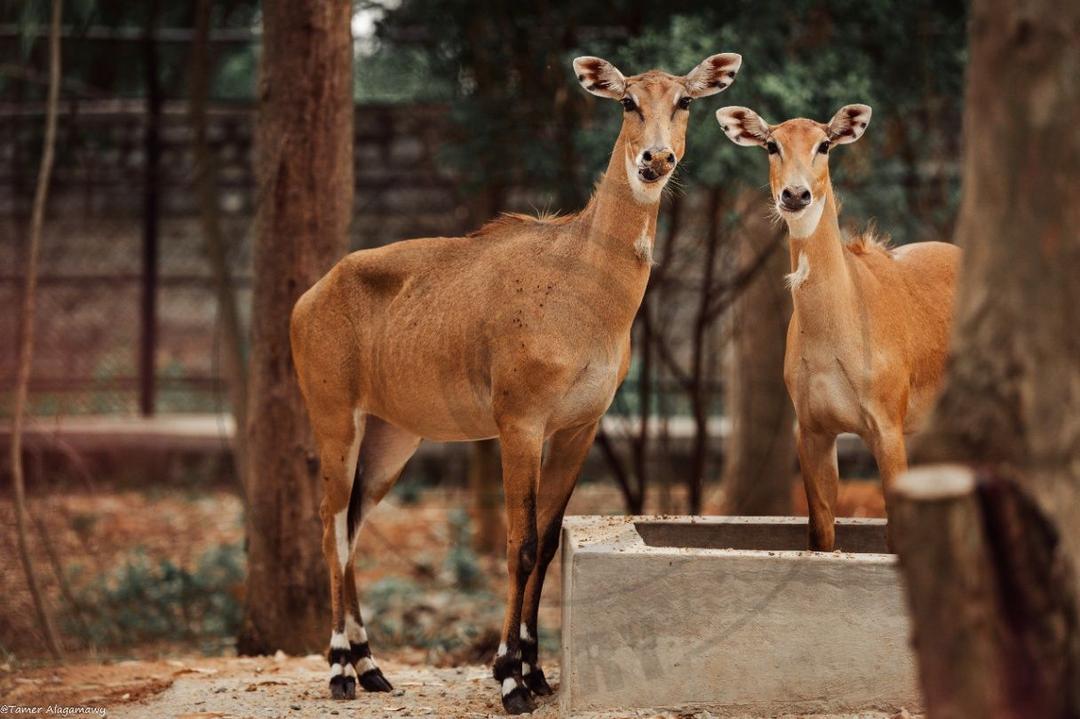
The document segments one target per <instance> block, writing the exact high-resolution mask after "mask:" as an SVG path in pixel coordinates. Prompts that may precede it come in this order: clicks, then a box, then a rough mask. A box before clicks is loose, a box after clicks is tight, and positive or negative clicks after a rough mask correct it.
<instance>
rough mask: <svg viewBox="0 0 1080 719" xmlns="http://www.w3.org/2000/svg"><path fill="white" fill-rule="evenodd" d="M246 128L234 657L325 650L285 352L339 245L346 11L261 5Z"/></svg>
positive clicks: (342, 237) (310, 512)
mask: <svg viewBox="0 0 1080 719" xmlns="http://www.w3.org/2000/svg"><path fill="white" fill-rule="evenodd" d="M262 8H263V20H262V22H263V44H262V48H263V50H262V51H263V56H262V67H261V76H260V80H259V83H260V84H259V101H260V106H259V116H258V121H257V126H256V135H255V142H256V149H257V154H256V176H257V178H258V185H259V204H258V209H257V213H256V218H255V222H256V232H255V257H254V260H255V272H254V276H255V284H254V298H253V308H252V310H253V311H252V344H251V365H250V387H249V392H250V400H249V403H248V418H249V420H248V427H247V432H248V450H249V452H250V458H249V466H250V470H249V472H250V474H249V477H248V479H247V482H246V485H247V487H248V506H249V507H250V511H249V512H248V514H247V544H248V552H247V557H248V578H247V595H246V604H245V616H244V622H243V626H242V627H241V633H240V637H239V641H238V649H239V651H240V652H242V653H246V654H252V653H267V652H273V651H274V650H276V649H283V650H285V651H286V652H288V653H290V654H300V653H307V652H310V651H316V650H319V649H321V648H323V647H324V646H325V643H326V637H327V629H328V626H329V615H330V611H329V610H330V603H329V590H328V579H327V573H326V566H325V564H324V561H323V556H322V550H321V548H320V547H321V535H322V524H321V522H320V520H319V515H318V506H319V502H320V500H321V495H322V488H321V486H320V482H319V481H318V477H319V472H318V459H317V454H316V452H315V448H314V443H313V440H312V435H311V432H310V429H309V426H308V421H307V413H306V412H305V410H304V405H303V401H302V399H301V396H300V391H299V387H298V386H297V383H296V377H295V373H294V369H293V363H292V356H291V353H290V350H289V314H290V312H291V310H292V307H293V304H294V303H295V302H296V299H297V298H298V297H299V296H300V294H301V293H302V292H304V291H305V290H306V289H307V288H308V287H310V286H311V285H312V284H313V283H314V282H315V281H316V280H317V279H319V278H320V277H321V276H322V275H323V274H325V273H326V271H327V270H328V269H329V268H330V267H331V266H332V264H333V263H334V261H335V260H337V259H338V258H339V257H340V256H341V255H342V253H343V252H344V250H345V248H346V243H347V237H348V228H349V220H350V217H351V212H352V199H353V170H352V159H353V105H352V37H351V34H350V18H351V4H350V3H349V2H348V1H347V0H333V1H332V2H317V1H316V0H270V1H269V2H265V3H264V4H263V6H262Z"/></svg>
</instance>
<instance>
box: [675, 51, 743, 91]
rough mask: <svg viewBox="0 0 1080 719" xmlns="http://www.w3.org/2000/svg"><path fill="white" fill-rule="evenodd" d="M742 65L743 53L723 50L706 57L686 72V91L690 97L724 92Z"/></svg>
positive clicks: (733, 80)
mask: <svg viewBox="0 0 1080 719" xmlns="http://www.w3.org/2000/svg"><path fill="white" fill-rule="evenodd" d="M740 67H742V55H740V54H739V53H737V52H722V53H720V54H718V55H712V56H710V57H707V58H705V59H704V60H702V61H701V63H700V64H699V65H698V66H697V67H695V68H694V69H693V70H691V71H690V72H688V73H686V77H685V78H683V79H684V80H686V91H687V93H688V94H689V95H690V97H708V96H709V95H715V94H716V93H718V92H723V91H724V90H726V89H728V87H730V86H731V83H733V82H735V75H737V74H738V72H739V68H740Z"/></svg>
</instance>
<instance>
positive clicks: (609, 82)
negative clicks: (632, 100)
mask: <svg viewBox="0 0 1080 719" xmlns="http://www.w3.org/2000/svg"><path fill="white" fill-rule="evenodd" d="M574 74H575V75H577V79H578V82H580V83H581V86H582V87H583V88H585V89H586V90H588V91H589V92H591V93H592V94H594V95H597V96H599V97H607V98H610V99H612V100H621V99H622V97H623V95H625V94H626V78H625V77H623V74H622V73H621V72H619V68H617V67H615V66H614V65H612V64H611V63H610V62H608V61H607V60H603V59H601V58H598V57H590V56H588V55H586V56H584V57H579V58H575V59H574Z"/></svg>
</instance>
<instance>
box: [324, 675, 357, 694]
mask: <svg viewBox="0 0 1080 719" xmlns="http://www.w3.org/2000/svg"><path fill="white" fill-rule="evenodd" d="M330 696H331V697H333V698H334V699H355V698H356V680H355V679H353V678H352V677H347V676H344V675H343V674H338V675H337V676H336V677H330Z"/></svg>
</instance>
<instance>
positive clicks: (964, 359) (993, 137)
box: [896, 0, 1080, 719]
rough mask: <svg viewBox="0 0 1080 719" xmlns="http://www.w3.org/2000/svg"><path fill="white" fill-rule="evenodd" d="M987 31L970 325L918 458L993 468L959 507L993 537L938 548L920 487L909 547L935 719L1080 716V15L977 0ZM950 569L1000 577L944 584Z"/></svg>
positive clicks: (981, 42) (971, 164)
mask: <svg viewBox="0 0 1080 719" xmlns="http://www.w3.org/2000/svg"><path fill="white" fill-rule="evenodd" d="M970 27H971V50H970V52H971V62H970V66H969V68H968V87H967V96H966V99H965V112H966V117H965V138H964V142H965V160H964V163H965V164H964V197H963V202H962V205H961V209H960V218H959V222H958V225H957V241H958V244H960V245H961V247H963V248H964V252H965V254H964V259H963V270H962V272H961V283H960V287H959V291H958V296H957V308H956V324H955V327H954V330H953V339H952V343H953V344H952V353H951V358H950V366H949V373H948V377H947V379H946V384H945V387H944V388H943V391H942V395H941V399H940V401H939V403H938V406H937V408H936V409H935V412H934V415H933V417H932V418H931V420H930V422H929V424H928V427H927V428H926V431H925V433H924V435H923V436H922V438H921V439H920V441H919V442H917V444H916V445H915V447H914V448H913V453H912V454H913V457H912V458H913V462H914V463H930V462H959V463H964V464H968V465H971V466H973V467H975V468H977V470H978V481H977V482H975V488H974V490H973V492H974V499H972V498H969V497H963V498H961V499H957V500H954V503H958V504H961V505H964V507H963V508H962V509H958V510H956V511H957V512H963V513H967V514H972V515H974V520H970V521H971V523H972V524H973V525H978V526H981V527H982V538H981V539H980V540H979V541H977V542H976V541H975V540H971V539H970V538H965V537H963V536H957V535H958V534H959V533H957V532H950V533H944V532H943V530H939V531H937V532H936V533H933V534H924V533H923V530H921V529H920V526H924V525H926V524H927V522H928V521H929V518H930V516H931V514H932V513H933V512H936V511H938V510H937V509H936V508H935V507H934V506H932V502H933V501H939V500H932V501H931V500H925V499H920V498H919V497H918V494H917V492H916V496H914V497H910V496H908V495H910V494H911V492H910V488H909V487H908V483H907V481H905V482H904V483H898V497H900V501H901V502H909V503H911V504H912V505H914V506H913V507H911V508H906V509H905V510H904V514H903V515H902V517H903V519H901V521H899V522H898V524H897V526H896V530H897V537H896V538H897V541H898V547H899V549H900V552H901V560H902V564H903V567H904V572H905V577H906V579H907V582H908V594H909V598H910V603H911V607H912V611H913V615H914V624H915V643H916V647H917V648H918V650H919V656H920V662H921V676H922V682H923V686H924V689H925V693H926V699H927V703H928V709H929V711H930V716H931V717H933V718H935V719H938V718H942V717H972V716H979V717H990V718H996V717H1035V716H1037V717H1073V718H1075V717H1080V585H1078V578H1080V361H1078V359H1077V358H1078V357H1080V333H1077V331H1076V308H1077V307H1080V282H1078V280H1077V278H1078V277H1080V233H1078V232H1077V229H1076V228H1077V227H1080V204H1077V203H1076V201H1075V199H1076V198H1075V195H1076V183H1077V178H1080V133H1077V131H1076V127H1075V122H1076V118H1077V117H1078V116H1080V74H1078V73H1077V72H1076V57H1077V56H1076V48H1077V47H1078V46H1080V5H1078V4H1076V3H1073V2H1065V1H1063V0H1035V1H1033V2H1029V3H1021V4H1015V3H1010V2H1006V1H1005V0H977V1H976V2H975V3H974V4H973V6H972V20H971V26H970ZM909 514H910V515H912V516H911V517H909V516H908V515H909ZM956 521H957V522H959V521H961V520H959V519H958V520H956ZM963 521H969V520H963ZM952 557H970V558H969V559H960V560H951V558H952ZM949 561H954V563H956V564H958V565H959V564H963V565H964V566H969V567H972V569H971V570H970V571H972V572H975V571H979V572H983V571H985V574H986V578H985V579H984V580H980V581H978V582H968V581H966V580H964V581H959V582H958V581H957V577H953V576H949V575H948V574H946V573H942V572H941V571H935V567H941V566H945V564H946V563H947V562H949ZM976 566H978V567H980V568H979V569H975V568H974V567H976ZM946 582H948V583H951V584H956V585H957V586H953V587H949V588H948V590H947V591H946V589H944V588H943V586H944V584H945V583H946ZM931 600H933V601H931ZM957 617H961V618H964V619H965V621H954V618H957ZM971 617H975V618H977V619H978V624H977V625H976V626H975V629H974V630H971V629H970V627H971V626H972V622H971V621H967V619H969V618H971ZM941 646H952V647H956V652H955V653H954V654H952V655H950V656H951V657H956V658H957V660H956V661H947V662H938V661H936V659H937V657H935V649H934V647H941ZM960 657H968V659H966V660H960V659H959V658H960ZM939 686H945V687H954V688H967V687H973V688H975V690H973V691H960V690H958V689H956V690H953V691H949V692H943V691H936V688H937V687H939ZM979 694H981V695H982V696H983V698H982V699H980V698H979V696H976V695H979Z"/></svg>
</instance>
